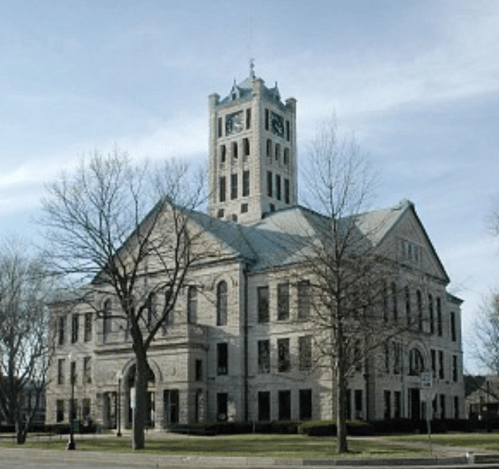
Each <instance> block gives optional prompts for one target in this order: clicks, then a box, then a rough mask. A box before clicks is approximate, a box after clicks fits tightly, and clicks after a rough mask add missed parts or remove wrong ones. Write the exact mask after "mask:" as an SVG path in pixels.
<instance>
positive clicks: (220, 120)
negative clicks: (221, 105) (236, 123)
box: [218, 117, 223, 137]
mask: <svg viewBox="0 0 499 469" xmlns="http://www.w3.org/2000/svg"><path fill="white" fill-rule="evenodd" d="M222 129H223V123H222V118H221V117H219V118H218V136H219V137H222V136H223V130H222Z"/></svg>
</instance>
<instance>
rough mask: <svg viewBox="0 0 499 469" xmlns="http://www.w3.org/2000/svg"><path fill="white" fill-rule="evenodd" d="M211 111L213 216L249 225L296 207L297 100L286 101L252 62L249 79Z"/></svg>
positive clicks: (213, 99)
mask: <svg viewBox="0 0 499 469" xmlns="http://www.w3.org/2000/svg"><path fill="white" fill-rule="evenodd" d="M209 106H210V117H209V119H210V202H209V214H210V216H212V217H217V218H222V219H225V220H231V221H237V222H239V223H250V222H254V221H257V220H260V219H261V218H262V217H263V216H265V214H268V213H271V212H274V211H275V210H279V209H283V208H286V207H290V206H293V205H296V203H297V165H296V100H295V99H294V98H289V99H287V100H286V101H285V102H283V101H282V100H281V96H280V93H279V89H278V87H277V83H276V85H275V86H274V87H273V88H267V86H265V83H264V81H263V80H262V79H261V78H258V77H256V75H255V73H254V68H253V63H251V66H250V74H249V76H248V78H246V79H245V80H244V81H242V82H241V83H239V84H237V83H236V82H234V85H233V86H232V89H231V90H230V93H229V94H228V96H226V97H225V98H223V99H221V98H220V96H219V95H218V94H212V95H211V96H210V97H209Z"/></svg>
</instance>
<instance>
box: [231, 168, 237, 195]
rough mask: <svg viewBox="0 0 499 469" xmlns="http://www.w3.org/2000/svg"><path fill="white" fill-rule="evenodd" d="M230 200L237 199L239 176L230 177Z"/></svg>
mask: <svg viewBox="0 0 499 469" xmlns="http://www.w3.org/2000/svg"><path fill="white" fill-rule="evenodd" d="M230 198H231V199H232V200H234V199H237V174H231V175H230Z"/></svg>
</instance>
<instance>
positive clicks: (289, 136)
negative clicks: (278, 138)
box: [286, 120, 291, 142]
mask: <svg viewBox="0 0 499 469" xmlns="http://www.w3.org/2000/svg"><path fill="white" fill-rule="evenodd" d="M286 140H287V141H288V142H289V141H290V140H291V131H290V127H289V121H288V120H287V121H286Z"/></svg>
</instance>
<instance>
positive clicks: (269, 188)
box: [267, 171, 273, 197]
mask: <svg viewBox="0 0 499 469" xmlns="http://www.w3.org/2000/svg"><path fill="white" fill-rule="evenodd" d="M272 192H273V190H272V172H271V171H267V195H268V196H269V197H272Z"/></svg>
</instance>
